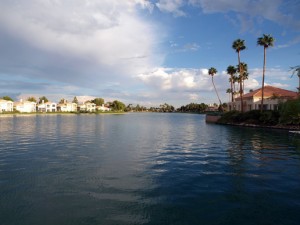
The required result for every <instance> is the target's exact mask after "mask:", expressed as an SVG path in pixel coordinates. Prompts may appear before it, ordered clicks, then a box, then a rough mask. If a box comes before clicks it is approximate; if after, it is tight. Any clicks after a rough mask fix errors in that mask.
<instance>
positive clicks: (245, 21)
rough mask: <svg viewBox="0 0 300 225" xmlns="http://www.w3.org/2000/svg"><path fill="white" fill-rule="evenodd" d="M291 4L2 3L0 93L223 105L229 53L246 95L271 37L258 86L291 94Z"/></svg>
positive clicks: (211, 0)
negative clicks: (264, 40) (240, 44)
mask: <svg viewBox="0 0 300 225" xmlns="http://www.w3.org/2000/svg"><path fill="white" fill-rule="evenodd" d="M299 9H300V1H299V0H272V1H270V0H243V1H241V0H185V1H184V0H151V1H146V0H121V1H120V0H98V1H97V0H94V1H93V0H48V1H41V0H26V1H25V0H2V1H1V2H0V96H3V95H9V96H11V97H13V98H14V99H15V100H18V99H21V98H23V99H26V98H27V97H29V96H35V97H36V98H38V97H40V96H46V97H47V98H48V99H49V100H52V101H59V100H60V99H61V98H65V99H69V100H72V99H73V97H74V96H77V98H78V99H79V100H82V101H84V100H88V99H92V98H95V97H102V98H104V99H105V100H106V101H112V100H115V99H118V100H121V101H123V102H124V103H126V104H129V103H132V104H141V105H145V106H155V105H159V104H162V103H165V102H167V103H169V104H172V105H174V106H176V107H179V106H181V105H185V104H188V103H190V102H196V103H201V102H204V103H207V104H209V103H214V102H218V101H217V98H216V95H215V93H214V91H213V88H212V84H211V78H210V77H209V76H208V74H207V70H208V68H210V67H215V68H216V69H217V70H218V73H217V74H216V76H215V78H214V80H215V83H216V86H217V89H218V91H219V94H220V96H221V97H222V101H224V102H226V101H228V100H229V96H228V94H226V89H227V88H229V82H228V78H229V76H228V75H227V74H226V72H225V71H226V68H227V66H229V65H237V54H236V53H235V51H234V50H233V49H232V48H231V46H232V42H233V41H234V40H236V39H238V38H240V39H243V40H245V43H246V47H247V49H246V50H245V51H243V52H241V60H242V61H243V62H245V63H247V64H248V69H249V79H248V80H247V81H246V83H245V86H246V92H247V91H249V89H257V88H260V87H261V76H262V66H263V48H262V47H260V46H257V45H256V41H257V38H258V37H260V36H262V35H263V34H271V35H272V36H273V37H274V38H275V45H274V47H272V48H270V49H268V50H267V71H266V79H265V83H266V84H267V85H274V86H277V87H281V88H285V89H289V90H294V91H296V87H297V84H298V80H297V77H296V76H294V77H292V78H291V72H290V67H291V66H296V65H299V64H300V62H299V61H300V60H299V59H300V15H299Z"/></svg>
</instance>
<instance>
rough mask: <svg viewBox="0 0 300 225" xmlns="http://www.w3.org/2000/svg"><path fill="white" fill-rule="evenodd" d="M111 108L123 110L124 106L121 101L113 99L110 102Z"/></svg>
mask: <svg viewBox="0 0 300 225" xmlns="http://www.w3.org/2000/svg"><path fill="white" fill-rule="evenodd" d="M111 108H112V110H113V111H124V109H125V108H126V106H125V104H124V103H123V102H120V101H118V100H115V101H113V102H112V104H111Z"/></svg>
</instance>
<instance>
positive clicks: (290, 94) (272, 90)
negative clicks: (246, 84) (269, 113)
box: [236, 86, 298, 99]
mask: <svg viewBox="0 0 300 225" xmlns="http://www.w3.org/2000/svg"><path fill="white" fill-rule="evenodd" d="M273 96H276V97H285V98H297V96H298V93H297V92H295V91H289V90H285V89H282V88H277V87H273V86H265V88H264V98H270V97H273ZM254 97H261V88H259V89H257V90H254V91H252V92H249V93H247V94H244V95H243V98H244V99H247V98H248V99H249V98H251V99H252V98H254ZM236 99H240V97H238V98H236Z"/></svg>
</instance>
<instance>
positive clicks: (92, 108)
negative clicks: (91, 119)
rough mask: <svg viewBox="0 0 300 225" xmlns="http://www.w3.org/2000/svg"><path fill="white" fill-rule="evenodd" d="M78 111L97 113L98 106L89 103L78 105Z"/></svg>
mask: <svg viewBox="0 0 300 225" xmlns="http://www.w3.org/2000/svg"><path fill="white" fill-rule="evenodd" d="M78 110H79V111H81V112H96V104H95V103H92V102H89V101H88V102H85V103H84V104H81V105H78Z"/></svg>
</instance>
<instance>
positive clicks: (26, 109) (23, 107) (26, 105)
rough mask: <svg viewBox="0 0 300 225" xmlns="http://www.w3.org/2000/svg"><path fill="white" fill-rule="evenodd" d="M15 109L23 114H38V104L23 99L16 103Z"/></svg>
mask: <svg viewBox="0 0 300 225" xmlns="http://www.w3.org/2000/svg"><path fill="white" fill-rule="evenodd" d="M14 108H15V109H16V110H17V111H19V112H21V113H31V112H36V103H35V102H30V101H23V100H22V99H21V100H20V102H14Z"/></svg>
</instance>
